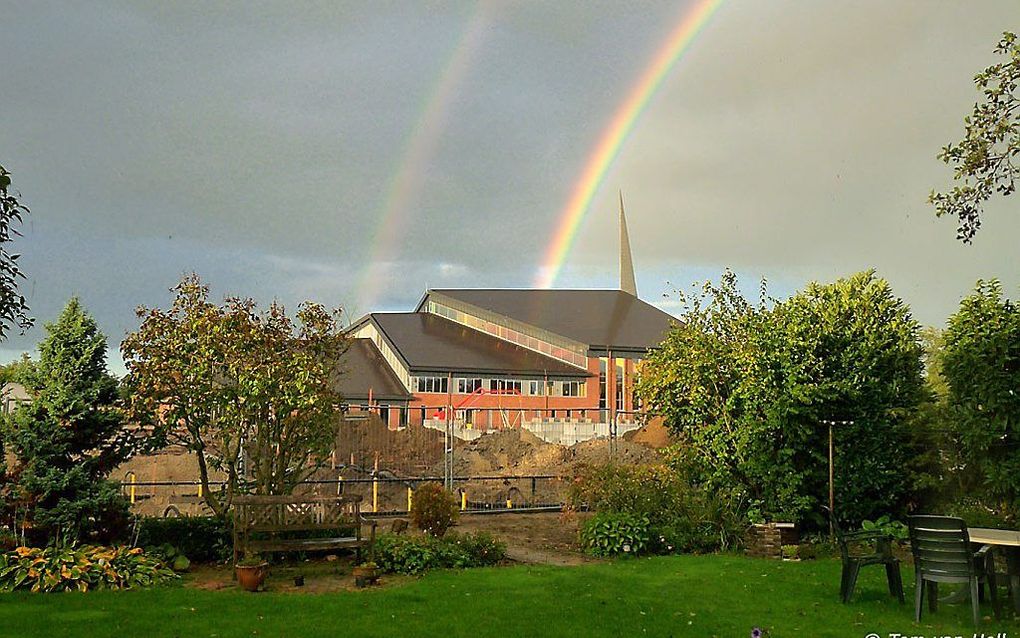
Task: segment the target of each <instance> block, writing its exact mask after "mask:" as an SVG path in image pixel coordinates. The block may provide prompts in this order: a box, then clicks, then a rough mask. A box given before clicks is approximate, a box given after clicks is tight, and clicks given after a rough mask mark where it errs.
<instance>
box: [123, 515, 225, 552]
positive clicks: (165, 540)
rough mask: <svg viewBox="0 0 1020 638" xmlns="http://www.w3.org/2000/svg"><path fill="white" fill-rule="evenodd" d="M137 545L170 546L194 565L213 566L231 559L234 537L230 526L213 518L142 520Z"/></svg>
mask: <svg viewBox="0 0 1020 638" xmlns="http://www.w3.org/2000/svg"><path fill="white" fill-rule="evenodd" d="M137 545H138V546H139V547H144V548H145V549H151V550H157V549H159V548H161V547H162V546H163V545H171V546H173V547H174V548H175V549H176V550H177V551H178V552H180V553H181V554H183V555H185V556H187V557H188V558H189V559H190V560H191V561H192V562H196V563H214V562H218V561H222V560H226V559H227V558H229V557H230V554H231V551H232V548H233V538H232V536H231V529H230V526H229V524H228V523H227V522H225V521H224V520H223V519H220V518H216V517H212V516H180V517H177V518H143V519H141V520H140V521H139V525H138V542H137Z"/></svg>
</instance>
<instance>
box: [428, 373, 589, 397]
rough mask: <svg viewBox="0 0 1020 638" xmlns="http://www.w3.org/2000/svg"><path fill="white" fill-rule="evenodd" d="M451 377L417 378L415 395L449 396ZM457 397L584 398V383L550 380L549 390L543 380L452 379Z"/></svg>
mask: <svg viewBox="0 0 1020 638" xmlns="http://www.w3.org/2000/svg"><path fill="white" fill-rule="evenodd" d="M449 382H450V379H449V377H414V389H415V392H433V393H439V394H446V393H447V392H449V388H450V385H449ZM453 382H454V383H453V391H454V393H455V394H472V393H474V392H478V391H481V390H485V391H489V392H498V393H503V394H518V395H525V396H533V397H542V396H546V395H548V396H551V397H583V396H585V394H586V392H585V388H586V386H585V383H584V381H550V382H549V386H548V388H545V387H543V386H545V382H544V381H541V380H532V381H522V380H521V379H506V378H495V379H483V378H481V377H474V378H463V377H455V378H454V380H453Z"/></svg>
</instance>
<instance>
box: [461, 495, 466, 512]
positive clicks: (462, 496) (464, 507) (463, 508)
mask: <svg viewBox="0 0 1020 638" xmlns="http://www.w3.org/2000/svg"><path fill="white" fill-rule="evenodd" d="M466 509H467V492H466V491H464V492H461V493H460V511H462V512H463V511H464V510H466Z"/></svg>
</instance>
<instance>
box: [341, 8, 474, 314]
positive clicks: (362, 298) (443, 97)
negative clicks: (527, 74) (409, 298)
mask: <svg viewBox="0 0 1020 638" xmlns="http://www.w3.org/2000/svg"><path fill="white" fill-rule="evenodd" d="M488 23H489V16H488V14H487V12H486V11H485V10H484V3H481V4H479V5H478V7H477V8H476V10H475V12H474V14H473V15H472V17H471V20H470V22H469V23H468V25H467V27H466V28H465V29H464V31H463V33H462V34H461V37H460V39H459V41H458V42H457V44H456V46H455V47H454V48H453V52H452V53H451V54H450V57H449V59H448V60H447V62H446V64H444V65H443V70H442V72H441V73H440V74H439V79H438V81H437V82H436V83H435V85H434V88H433V89H432V91H431V92H430V93H429V97H428V99H427V100H426V102H425V105H424V108H423V109H422V112H421V113H422V114H421V117H420V118H419V119H418V121H417V123H416V124H415V127H414V129H413V130H412V132H411V135H410V137H409V138H408V142H407V145H406V147H405V149H404V152H403V154H402V155H401V157H400V163H399V165H398V168H397V171H396V173H395V174H394V177H393V179H392V180H391V181H390V184H389V188H388V189H387V190H386V198H385V200H384V203H383V207H382V210H381V211H380V213H379V222H378V224H377V225H376V228H375V231H374V233H373V234H372V236H371V237H370V238H369V244H370V248H369V259H368V262H367V265H366V267H365V269H364V271H363V272H362V277H361V281H360V283H359V285H358V294H357V299H358V304H359V308H360V310H361V311H364V312H367V311H368V310H371V309H372V308H373V307H374V305H375V302H376V299H377V298H378V295H379V291H380V290H381V289H382V288H383V286H384V285H385V280H386V275H387V269H388V267H389V266H390V265H392V261H393V259H394V258H395V256H396V253H397V252H398V250H399V248H400V243H401V240H402V239H403V237H404V232H405V231H406V228H407V214H408V210H409V209H410V208H411V204H412V202H413V201H414V200H415V198H416V197H417V196H418V195H419V193H421V189H422V185H423V184H424V181H425V175H426V173H427V169H428V165H429V162H430V160H431V159H432V157H433V155H434V154H435V151H436V148H437V146H438V144H439V139H440V138H441V137H442V133H443V130H444V129H445V128H446V122H447V119H448V116H449V112H450V107H451V106H452V105H453V102H454V99H455V97H456V95H457V88H458V87H459V85H460V84H461V82H463V80H464V78H465V77H466V76H467V74H468V71H470V69H471V62H472V60H473V59H474V57H475V53H476V52H477V50H478V47H479V46H480V45H481V43H482V39H483V36H484V35H485V32H486V28H487V27H488Z"/></svg>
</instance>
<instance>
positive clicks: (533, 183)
mask: <svg viewBox="0 0 1020 638" xmlns="http://www.w3.org/2000/svg"><path fill="white" fill-rule="evenodd" d="M693 5H694V3H691V2H688V1H686V0H674V1H672V2H636V3H635V2H591V1H585V2H576V3H575V2H565V1H558V2H545V3H540V2H523V1H522V2H488V3H484V2H483V3H473V2H464V3H455V2H407V1H400V2H380V1H372V2H360V3H346V4H344V3H336V2H323V3H317V4H297V3H292V2H279V3H262V4H255V5H252V4H242V3H233V4H231V5H229V6H228V5H227V4H226V3H219V4H213V3H180V2H169V3H168V2H151V3H147V2H129V3H116V2H106V3H101V4H98V5H91V6H86V5H85V3H46V2H23V3H13V4H9V5H7V6H5V8H4V9H3V19H2V20H0V163H2V164H3V165H4V166H6V167H7V168H8V169H9V170H10V171H11V172H12V173H13V178H14V183H15V186H16V187H17V189H18V190H20V192H21V194H22V199H23V201H24V202H25V203H26V204H28V205H29V206H30V207H31V208H32V215H31V217H30V219H29V220H28V223H27V224H26V226H25V228H24V231H25V237H24V238H23V239H21V240H19V242H18V249H19V250H21V251H22V252H23V253H24V258H23V265H24V267H25V269H26V270H27V271H28V273H29V280H28V282H27V283H26V284H25V289H26V291H27V293H28V296H29V297H30V301H31V304H32V308H33V313H34V314H35V316H37V317H38V318H39V319H40V320H41V321H42V322H45V321H49V320H51V319H52V318H53V317H54V316H55V315H56V313H57V312H58V311H59V309H60V307H61V306H62V305H63V304H64V303H65V302H66V301H67V299H68V297H69V296H71V295H74V294H76V295H79V296H80V297H81V298H82V300H83V301H84V303H85V304H86V306H87V307H88V308H89V309H90V310H91V311H92V312H93V313H94V314H95V315H96V317H97V318H98V319H99V321H100V322H101V324H102V326H103V328H104V330H105V331H106V333H107V334H108V335H109V337H110V341H111V345H113V346H116V344H119V342H120V339H121V338H122V337H123V335H124V333H125V332H126V331H128V330H130V329H132V328H133V327H134V326H135V325H136V320H135V317H134V314H133V309H134V307H135V306H137V305H139V304H145V305H165V304H167V302H168V300H169V293H168V288H169V287H170V286H172V285H173V284H174V283H175V282H176V281H177V280H178V279H179V277H180V276H181V274H182V273H184V272H188V271H196V272H198V273H199V274H200V275H201V276H202V277H203V278H204V279H206V280H207V281H208V282H209V283H210V284H211V285H212V287H213V290H214V293H215V294H217V296H219V295H222V294H225V293H231V294H243V295H248V296H254V297H256V298H258V299H260V300H263V301H268V300H271V299H274V298H276V299H280V300H282V301H284V302H285V303H287V304H294V303H297V302H299V301H301V300H304V299H314V300H317V301H322V302H325V303H328V304H330V305H343V306H345V307H346V308H348V309H349V311H350V312H351V313H352V314H359V313H362V312H365V311H369V310H379V309H407V308H410V307H411V306H413V304H414V303H415V302H416V301H417V299H418V298H419V297H420V296H421V294H422V292H423V291H424V290H425V288H426V287H457V286H464V287H478V286H500V287H526V286H529V285H531V283H532V281H533V280H534V278H535V276H536V273H537V272H538V269H539V267H540V266H541V262H542V258H543V254H544V253H545V251H546V249H547V246H548V244H549V241H550V239H551V234H552V230H553V229H554V228H555V226H556V222H557V221H558V219H559V218H560V215H561V213H562V211H563V209H564V207H565V205H566V202H567V200H568V199H569V196H570V193H571V190H572V188H573V187H574V185H575V184H576V182H577V181H578V178H579V175H580V173H581V171H582V169H583V167H584V165H585V161H586V159H587V158H588V157H589V156H590V155H591V154H592V151H593V149H594V147H595V145H596V143H597V141H598V139H599V137H600V135H601V133H602V131H603V130H604V129H605V127H606V126H607V125H608V123H609V121H610V120H611V118H612V115H613V113H614V112H615V111H616V109H617V108H618V106H619V105H620V103H621V102H622V101H623V100H624V99H625V97H626V96H627V94H628V92H629V91H630V89H631V87H632V86H633V85H634V83H635V82H636V81H637V78H638V77H639V76H640V74H641V72H642V71H643V70H644V69H645V68H646V67H647V65H648V64H649V61H650V60H651V59H652V57H653V56H654V54H655V52H656V51H657V50H658V49H659V48H660V47H661V46H662V44H663V42H664V40H665V38H666V36H667V35H668V34H669V33H670V31H671V30H672V29H673V28H674V26H675V25H676V24H677V23H678V21H679V20H681V19H682V18H683V16H684V15H685V14H686V12H688V11H689V10H690V9H691V7H693ZM1006 29H1011V30H1017V29H1020V3H1017V2H1016V0H1002V1H992V0H982V1H981V2H955V1H954V2H950V1H937V0H917V1H908V0H897V1H896V2H889V1H888V0H875V1H855V2H821V1H819V0H800V1H779V0H775V1H768V2H766V1H758V0H754V1H752V0H728V1H726V2H724V3H723V4H722V6H721V7H720V8H719V10H718V11H717V12H716V13H715V15H714V17H713V18H712V20H711V21H710V22H709V24H708V25H707V26H706V27H705V28H704V30H703V31H702V32H701V33H700V35H699V36H698V38H697V39H696V41H695V42H694V44H693V45H692V46H691V47H690V49H689V51H688V52H687V53H686V54H685V55H684V56H683V57H682V58H681V59H680V61H679V62H678V63H677V64H676V66H675V67H674V68H673V69H672V71H671V73H670V74H669V76H668V77H667V78H666V80H665V82H664V83H663V85H662V87H661V89H660V90H659V92H658V93H657V94H656V95H655V97H654V99H653V100H652V101H651V103H650V104H649V106H648V108H647V110H646V111H645V112H644V114H643V115H642V116H641V118H640V119H639V120H638V121H637V124H636V126H635V127H634V129H633V131H632V132H631V134H630V136H629V137H628V139H627V141H626V143H625V144H624V145H623V147H622V150H621V152H620V154H619V156H618V157H617V159H616V161H615V162H614V164H613V165H612V168H611V170H610V171H609V172H608V174H607V175H606V179H605V181H604V182H603V184H602V187H601V188H600V190H599V191H598V193H597V194H596V197H595V199H594V201H593V204H592V208H591V212H590V214H589V215H588V217H587V218H586V220H585V222H584V224H583V225H582V227H581V231H580V234H579V236H578V238H577V241H576V243H575V245H574V248H573V250H572V252H571V253H570V257H569V260H568V262H567V264H566V267H565V268H564V269H563V271H562V274H561V277H560V279H559V280H558V282H557V285H559V286H563V287H612V286H615V285H616V282H617V279H616V277H617V274H616V254H617V252H616V251H617V247H616V227H615V207H616V204H615V198H616V191H617V189H621V188H622V189H623V191H624V195H625V197H626V200H627V212H628V217H629V224H630V235H631V241H632V243H633V248H634V254H635V265H636V268H637V273H638V288H639V291H640V293H641V296H642V297H644V298H645V299H648V300H650V301H653V302H657V303H663V304H664V306H665V307H667V308H669V307H670V306H669V301H668V300H663V299H662V294H663V293H664V292H667V291H668V290H670V288H671V287H672V286H686V285H689V284H690V283H691V282H694V281H696V280H702V279H704V278H706V277H717V276H718V273H719V271H720V270H721V269H722V268H724V267H726V266H730V267H732V268H734V269H735V270H736V271H737V272H738V273H739V274H740V276H741V277H742V279H743V281H744V282H745V283H746V284H747V285H748V288H749V289H754V288H756V281H757V280H758V279H759V278H760V277H762V276H765V277H767V278H768V279H769V281H770V282H771V289H772V292H773V293H774V294H776V295H778V296H784V295H787V294H789V293H790V292H791V291H793V290H796V289H798V288H799V287H801V286H802V285H803V284H804V283H805V282H807V281H810V280H813V279H815V280H831V279H833V278H835V277H837V276H839V275H843V274H848V273H851V272H854V271H857V270H861V269H865V268H871V267H874V268H876V269H878V271H879V273H880V274H881V275H883V276H885V277H886V278H888V279H889V280H890V281H891V282H892V284H893V286H894V288H895V290H896V291H897V292H898V293H899V294H900V295H901V296H902V297H903V298H904V299H906V300H907V301H908V302H909V303H910V304H911V306H912V307H913V309H914V312H915V315H916V316H917V318H918V319H919V320H921V321H922V322H924V323H926V324H932V325H939V324H941V323H942V322H943V321H944V320H945V317H946V316H947V315H948V314H949V313H950V312H952V310H953V309H954V308H955V306H956V304H957V303H958V301H959V299H960V297H961V296H962V295H964V294H966V292H967V291H968V290H969V288H970V287H971V286H972V285H973V283H974V280H976V279H977V278H979V277H999V278H1001V279H1003V280H1004V281H1005V282H1006V283H1007V285H1008V287H1009V289H1010V290H1011V291H1013V292H1016V291H1017V288H1016V286H1017V284H1018V283H1020V272H1018V271H1020V260H1018V259H1017V258H1016V248H1015V247H1016V245H1017V243H1018V240H1020V214H1017V213H1018V207H1020V200H1018V199H1017V198H1016V197H1014V198H1012V199H1005V200H1001V201H996V202H994V203H993V204H991V205H990V206H989V207H988V209H987V215H986V217H985V220H984V226H983V228H982V231H981V232H980V234H979V235H978V237H977V240H976V242H975V244H974V245H971V246H965V245H962V244H959V243H958V242H956V240H955V239H954V236H955V232H954V230H955V224H954V222H953V221H952V220H948V219H945V220H936V219H934V218H933V216H932V213H931V210H930V208H929V207H928V206H927V204H926V203H925V197H926V195H927V193H928V191H929V190H930V189H931V188H932V187H943V186H946V185H948V184H949V180H950V177H951V176H950V174H949V172H948V169H947V168H946V167H944V166H943V165H941V164H940V163H939V162H938V161H937V160H936V159H935V154H936V152H937V151H938V149H939V147H940V146H941V145H942V144H944V143H946V142H948V141H951V140H956V139H958V138H959V137H960V135H961V131H962V118H963V116H964V114H965V113H966V112H967V111H968V110H969V108H970V107H971V106H972V105H973V103H974V102H975V100H976V99H977V93H976V91H975V90H974V88H973V85H972V83H971V78H972V76H973V75H974V73H975V72H977V71H978V70H980V69H981V68H983V67H984V66H987V65H988V64H990V63H992V62H993V61H994V56H993V55H992V52H991V50H992V47H993V46H994V44H995V42H996V41H997V39H998V37H999V35H1000V34H1001V32H1002V31H1003V30H1006ZM395 193H396V195H395ZM382 220H390V221H391V222H393V223H392V227H391V228H388V229H383V230H380V223H381V221H382ZM380 242H381V243H380ZM380 246H383V247H382V248H380ZM370 265H373V267H374V268H375V271H374V272H376V273H377V274H378V276H379V277H378V278H379V281H380V282H381V284H382V285H380V286H377V287H373V288H372V289H370V290H366V284H365V282H366V281H368V280H367V279H366V268H368V267H369V266H370ZM42 332H43V331H42V328H41V326H40V327H37V328H35V329H33V330H31V331H30V332H29V333H28V334H26V335H25V336H23V337H18V336H15V337H12V338H11V339H9V341H8V342H7V343H6V344H3V346H2V347H3V358H5V359H9V358H11V357H12V356H14V355H16V353H19V352H21V351H24V350H30V349H32V348H33V346H34V344H35V343H36V342H37V341H38V340H39V338H40V337H41V335H42ZM114 367H115V368H116V369H119V368H120V364H119V363H118V362H115V363H114Z"/></svg>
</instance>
